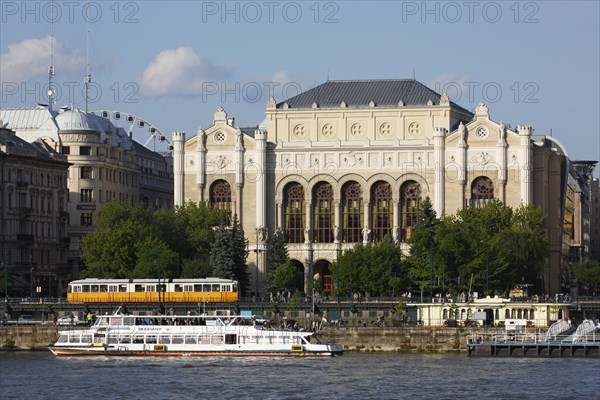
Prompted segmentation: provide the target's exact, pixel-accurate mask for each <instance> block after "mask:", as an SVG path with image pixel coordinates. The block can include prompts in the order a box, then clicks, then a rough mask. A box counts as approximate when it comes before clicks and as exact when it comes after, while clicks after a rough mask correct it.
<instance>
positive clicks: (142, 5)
mask: <svg viewBox="0 0 600 400" xmlns="http://www.w3.org/2000/svg"><path fill="white" fill-rule="evenodd" d="M0 10H1V15H0V19H1V22H2V23H1V27H0V53H1V60H0V66H1V68H0V81H1V83H2V95H1V96H0V97H1V98H0V106H1V107H28V106H32V105H35V103H36V102H47V98H46V96H45V93H46V90H47V88H46V87H45V85H46V84H47V75H46V71H47V66H48V65H49V62H50V43H51V40H50V31H51V26H52V29H53V31H54V39H55V40H54V46H53V47H54V65H55V68H56V76H55V81H56V86H57V88H56V89H57V90H58V93H59V94H60V98H59V99H58V101H57V106H61V105H67V104H70V103H74V104H75V106H77V107H79V108H82V109H83V108H84V107H85V104H84V100H83V96H82V88H83V76H84V75H85V73H86V72H85V71H86V64H87V61H86V60H87V51H86V47H87V46H86V42H87V40H86V29H87V28H88V27H89V30H90V39H89V43H90V46H89V48H90V52H89V62H90V68H91V74H92V80H93V82H94V85H95V89H94V93H93V99H92V102H91V103H90V105H89V108H90V110H97V109H112V110H120V111H124V112H130V113H132V114H135V115H136V116H140V117H142V118H144V119H146V120H148V121H150V122H151V123H153V124H154V125H156V126H157V127H158V128H159V129H160V130H161V131H163V132H165V133H168V134H169V136H170V134H171V132H173V131H176V130H177V131H179V130H181V131H185V132H186V133H187V134H188V136H191V135H193V134H195V132H196V131H197V129H198V128H199V127H206V126H208V125H210V123H211V121H212V116H213V113H214V111H215V110H216V108H217V107H218V106H219V105H222V106H223V107H224V108H225V110H226V111H227V113H228V114H229V115H230V116H234V117H235V118H236V123H237V124H238V125H241V126H254V125H257V124H258V123H260V121H262V119H263V118H264V109H265V104H266V101H267V98H268V95H269V94H270V93H272V94H273V95H274V96H275V98H276V100H277V101H282V100H283V99H285V98H286V97H291V96H293V95H295V94H296V93H297V92H298V90H306V89H309V88H311V87H313V86H315V85H316V84H318V83H323V82H324V81H325V80H326V79H327V77H328V76H329V78H330V79H399V78H412V77H413V74H414V76H415V77H416V79H417V80H419V81H421V82H424V83H426V84H427V85H428V86H430V87H431V88H432V89H434V90H436V91H438V92H440V91H442V90H444V89H446V91H447V92H448V94H449V96H450V98H451V99H452V100H454V101H455V102H457V103H458V104H460V105H461V106H463V107H465V108H467V109H474V108H475V106H476V105H477V103H479V102H480V101H484V102H486V104H487V105H488V106H489V108H490V113H491V116H492V118H493V119H495V120H497V121H504V122H505V123H508V124H510V125H512V126H515V125H517V124H529V125H532V126H533V127H534V129H535V133H537V134H550V132H551V131H552V135H553V136H554V137H555V138H557V139H558V140H559V141H560V142H562V143H563V144H564V145H565V146H566V147H567V150H568V152H569V155H570V156H571V158H572V159H586V160H589V159H593V160H598V159H599V158H600V117H599V111H598V110H600V76H599V75H600V72H599V71H600V55H599V49H600V26H599V24H600V23H599V21H600V7H599V2H597V1H495V2H493V1H492V2H490V1H457V2H436V1H428V2H423V1H369V2H367V1H320V2H316V1H297V2H294V1H256V2H253V1H250V2H238V1H227V2H223V1H203V2H193V1H168V2H167V1H120V2H117V1H107V2H104V1H102V2H100V1H96V2H94V1H90V2H85V1H84V2H78V1H71V2H61V1H56V2H54V3H53V2H50V1H39V2H36V1H29V2H22V1H2V3H1V8H0ZM51 20H54V21H55V23H54V24H50V21H51ZM87 21H89V23H87ZM134 134H135V136H136V138H137V139H138V140H139V141H142V142H145V140H146V138H147V130H145V129H144V130H142V129H140V130H138V131H137V132H135V133H134ZM596 175H597V174H596Z"/></svg>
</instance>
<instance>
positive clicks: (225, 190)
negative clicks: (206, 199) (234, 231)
mask: <svg viewBox="0 0 600 400" xmlns="http://www.w3.org/2000/svg"><path fill="white" fill-rule="evenodd" d="M210 205H211V206H212V207H214V208H218V209H221V210H225V212H226V213H227V223H230V222H231V208H232V202H231V186H229V183H227V182H226V181H223V180H218V181H216V182H215V183H213V185H212V189H211V191H210Z"/></svg>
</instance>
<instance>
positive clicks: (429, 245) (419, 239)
mask: <svg viewBox="0 0 600 400" xmlns="http://www.w3.org/2000/svg"><path fill="white" fill-rule="evenodd" d="M439 223H440V220H439V219H438V218H437V215H436V212H435V210H434V209H433V205H432V204H431V200H430V199H429V197H426V198H425V200H423V201H422V202H421V204H420V207H419V214H418V216H417V224H416V226H415V229H414V230H413V231H412V234H411V236H410V238H409V239H408V244H409V245H410V252H409V255H408V257H407V259H406V262H407V264H408V268H409V276H410V279H411V283H410V285H409V286H412V285H415V286H416V287H418V288H419V289H421V291H424V290H425V289H426V288H427V287H429V286H430V284H431V279H432V266H433V265H434V256H435V232H436V226H437V225H438V224H439Z"/></svg>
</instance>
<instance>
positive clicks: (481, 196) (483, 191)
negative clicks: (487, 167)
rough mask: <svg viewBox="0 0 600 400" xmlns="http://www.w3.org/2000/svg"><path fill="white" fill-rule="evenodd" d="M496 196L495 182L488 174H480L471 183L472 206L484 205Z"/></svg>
mask: <svg viewBox="0 0 600 400" xmlns="http://www.w3.org/2000/svg"><path fill="white" fill-rule="evenodd" d="M493 198H494V184H493V183H492V180H491V179H490V178H488V177H487V176H480V177H479V178H477V179H475V180H474V181H473V184H472V185H471V207H473V208H478V207H483V206H485V204H486V203H487V202H489V201H490V200H492V199H493Z"/></svg>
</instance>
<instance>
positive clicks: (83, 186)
mask: <svg viewBox="0 0 600 400" xmlns="http://www.w3.org/2000/svg"><path fill="white" fill-rule="evenodd" d="M123 117H125V115H124V116H123ZM0 118H2V119H3V120H4V122H5V124H7V126H8V127H9V128H11V129H12V130H14V131H15V132H16V134H17V136H18V137H20V138H22V139H23V140H25V141H27V142H36V141H42V142H43V143H45V144H46V146H48V147H49V148H50V149H52V150H53V151H55V152H57V153H60V154H62V155H64V156H65V157H66V160H68V162H69V163H70V164H71V165H70V167H69V169H68V173H67V186H68V189H67V190H66V195H65V196H66V198H65V204H66V206H68V208H67V209H65V210H61V214H60V215H63V214H64V215H63V216H64V217H65V219H66V220H67V221H68V227H67V234H66V235H65V236H66V237H65V238H63V239H62V240H63V242H66V243H67V246H68V250H69V252H68V259H69V264H70V271H69V274H67V275H66V276H65V281H69V280H71V279H76V278H78V276H79V271H80V269H81V268H82V267H83V264H82V261H81V248H80V244H79V242H80V239H81V238H82V237H83V236H84V235H85V234H87V233H89V232H91V231H92V230H93V229H94V226H95V221H94V212H95V211H96V210H98V209H99V208H100V207H101V205H102V204H104V203H106V202H108V201H111V200H117V201H119V202H125V203H129V204H135V203H137V202H140V201H141V202H144V203H145V204H146V205H148V206H150V207H163V206H172V204H173V201H174V199H173V175H172V165H171V163H170V162H169V157H170V156H169V157H163V156H162V155H161V154H159V153H156V152H154V151H151V150H149V149H147V148H145V147H143V146H142V145H140V144H139V143H137V142H135V141H134V140H133V138H132V136H131V133H130V132H126V131H125V130H124V129H123V128H120V127H117V126H115V125H114V124H113V123H112V122H111V120H110V119H108V118H104V117H102V116H99V115H95V114H93V113H87V112H84V111H81V110H77V109H69V108H68V107H63V108H61V110H60V111H54V110H52V109H50V108H49V107H47V106H38V107H37V108H22V109H3V110H0ZM63 283H66V282H63ZM61 287H62V288H66V284H64V285H62V286H61ZM59 294H61V293H59Z"/></svg>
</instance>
